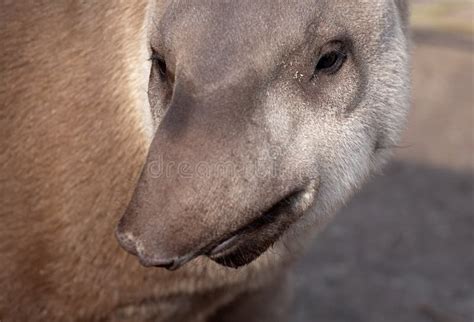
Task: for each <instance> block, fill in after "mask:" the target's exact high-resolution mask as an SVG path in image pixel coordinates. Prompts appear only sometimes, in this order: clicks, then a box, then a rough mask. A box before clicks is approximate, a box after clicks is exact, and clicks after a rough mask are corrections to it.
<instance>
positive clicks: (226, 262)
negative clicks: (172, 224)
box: [160, 184, 317, 270]
mask: <svg viewBox="0 0 474 322" xmlns="http://www.w3.org/2000/svg"><path fill="white" fill-rule="evenodd" d="M316 194H317V187H316V185H315V184H310V185H308V186H307V187H305V188H303V189H297V190H294V191H292V192H291V193H289V194H288V195H286V196H285V197H284V198H282V199H281V200H280V201H278V202H277V203H275V204H274V205H273V206H271V207H270V208H269V209H268V210H266V211H264V212H262V214H261V215H260V216H258V217H257V218H256V219H254V220H253V221H251V222H250V223H248V224H246V225H245V226H243V227H241V228H239V229H237V230H236V231H234V232H232V233H230V234H227V235H226V236H224V237H223V238H220V239H218V240H216V241H214V242H212V243H210V244H209V245H207V246H206V247H204V248H203V249H201V250H199V251H198V252H196V253H194V254H189V255H188V256H185V257H183V258H181V259H180V260H175V261H174V262H173V264H171V265H170V266H167V267H166V268H167V269H169V270H176V269H178V268H180V267H181V266H183V265H184V264H186V263H188V262H189V261H191V260H192V259H194V258H196V257H198V256H201V255H204V256H207V257H209V258H210V259H212V260H213V261H215V262H217V263H219V264H220V265H223V266H227V267H232V268H239V267H242V266H245V265H247V264H249V263H251V262H253V261H254V260H255V259H257V258H258V257H260V255H262V254H263V253H264V252H265V251H267V250H268V249H269V248H270V247H271V246H272V245H273V244H274V243H275V242H277V241H278V240H279V239H280V237H281V236H282V235H283V234H284V233H285V232H286V231H287V230H288V228H289V227H290V226H291V225H292V224H294V223H295V222H296V221H298V219H299V218H301V217H302V216H303V215H304V214H305V213H306V212H307V211H308V210H309V209H310V208H311V206H312V205H313V204H314V202H315V198H316ZM160 267H163V265H160Z"/></svg>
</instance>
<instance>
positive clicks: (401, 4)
mask: <svg viewBox="0 0 474 322" xmlns="http://www.w3.org/2000/svg"><path fill="white" fill-rule="evenodd" d="M394 1H395V5H396V6H397V9H398V12H399V14H400V18H401V20H402V24H403V30H404V31H407V29H408V25H409V19H410V6H409V4H408V2H409V1H408V0H394Z"/></svg>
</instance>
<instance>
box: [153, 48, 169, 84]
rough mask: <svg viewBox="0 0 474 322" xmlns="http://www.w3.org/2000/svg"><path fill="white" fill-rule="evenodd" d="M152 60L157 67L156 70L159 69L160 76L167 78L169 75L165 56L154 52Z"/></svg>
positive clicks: (154, 66)
mask: <svg viewBox="0 0 474 322" xmlns="http://www.w3.org/2000/svg"><path fill="white" fill-rule="evenodd" d="M150 60H151V62H152V64H153V68H156V70H158V73H159V74H160V76H161V77H162V78H166V76H167V75H168V68H167V67H166V61H165V60H164V58H163V57H161V56H160V55H158V54H157V53H155V52H153V53H152V54H151V57H150Z"/></svg>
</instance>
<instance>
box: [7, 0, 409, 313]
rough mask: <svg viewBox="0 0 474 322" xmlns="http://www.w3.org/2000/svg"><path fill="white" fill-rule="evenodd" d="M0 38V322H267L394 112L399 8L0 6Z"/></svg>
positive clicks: (405, 74) (379, 0) (379, 155)
mask: <svg viewBox="0 0 474 322" xmlns="http://www.w3.org/2000/svg"><path fill="white" fill-rule="evenodd" d="M0 39H1V42H2V45H1V49H0V75H1V77H0V104H1V109H0V131H1V140H2V141H1V154H0V195H1V199H0V221H1V225H0V290H1V291H0V321H2V322H7V321H157V322H166V321H173V322H180V321H181V322H182V321H196V322H204V321H207V322H211V321H246V322H251V321H259V322H265V321H268V322H269V321H287V320H288V317H287V316H286V311H287V310H286V309H287V307H288V305H289V303H290V300H291V296H290V294H291V292H290V291H289V290H288V289H289V286H288V285H289V284H290V283H288V275H289V272H290V271H291V269H290V267H291V264H292V262H294V260H295V259H296V258H297V256H298V254H300V253H301V252H302V250H304V248H305V245H307V244H308V241H309V240H310V238H311V236H312V235H314V234H315V231H317V230H319V229H321V228H322V227H323V226H324V225H325V224H326V223H327V222H328V220H329V219H330V218H331V217H332V215H333V214H334V213H335V211H336V210H337V209H338V208H339V207H340V206H341V205H342V204H343V203H344V202H345V201H346V200H347V199H348V198H349V197H350V195H351V194H352V193H353V192H354V191H356V190H357V188H358V187H359V186H360V185H361V184H362V183H363V182H364V180H365V179H366V178H367V177H368V176H369V175H370V174H371V173H373V172H374V171H376V170H377V169H380V167H381V165H382V164H383V163H384V161H385V160H386V159H387V156H388V155H389V154H390V150H391V147H393V146H395V145H396V144H397V142H398V139H399V135H400V132H401V129H402V128H403V126H404V122H405V116H406V113H407V109H408V106H409V92H410V80H409V67H410V66H409V32H408V8H407V1H404V0H373V1H366V0H354V1H347V0H258V1H256V0H232V1H228V0H196V1H188V0H156V1H152V0H134V1H73V0H64V1H28V0H18V1H2V2H0ZM124 249H125V250H126V251H124ZM290 320H291V319H290Z"/></svg>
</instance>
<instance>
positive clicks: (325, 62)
mask: <svg viewBox="0 0 474 322" xmlns="http://www.w3.org/2000/svg"><path fill="white" fill-rule="evenodd" d="M346 58H347V55H346V54H345V53H344V52H343V51H341V50H332V51H330V52H328V53H326V54H324V55H323V56H321V58H320V59H319V61H318V63H317V64H316V69H315V74H317V73H321V72H322V73H326V74H334V73H336V72H338V71H339V69H340V68H341V67H342V65H343V64H344V62H345V61H346Z"/></svg>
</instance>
